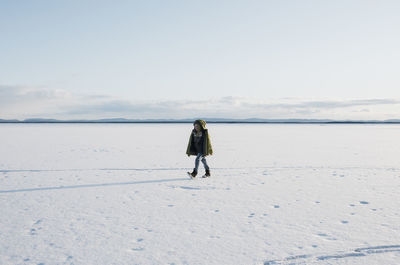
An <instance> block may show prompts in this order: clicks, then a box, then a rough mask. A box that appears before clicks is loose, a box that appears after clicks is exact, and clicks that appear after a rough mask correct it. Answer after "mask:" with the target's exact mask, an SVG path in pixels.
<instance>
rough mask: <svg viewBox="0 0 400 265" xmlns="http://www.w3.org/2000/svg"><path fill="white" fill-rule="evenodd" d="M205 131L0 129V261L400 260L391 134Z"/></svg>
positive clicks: (387, 129)
mask: <svg viewBox="0 0 400 265" xmlns="http://www.w3.org/2000/svg"><path fill="white" fill-rule="evenodd" d="M207 127H208V128H209V133H210V136H211V142H212V145H213V149H214V153H215V154H214V155H212V156H208V157H207V161H208V164H209V166H210V168H211V178H208V179H201V178H200V179H199V178H197V179H194V180H191V179H189V178H188V177H187V175H186V171H189V170H191V169H192V168H193V165H194V156H191V157H188V156H187V155H186V154H185V151H186V146H187V141H188V139H189V135H190V131H191V129H192V128H193V127H192V125H191V124H1V125H0V144H1V145H0V146H1V148H0V205H1V214H0V264H399V263H400V215H399V214H400V195H399V188H400V161H399V157H400V138H399V136H400V126H399V125H354V124H352V125H350V124H342V125H310V124H307V125H298V124H269V125H267V124H208V125H207ZM203 171H204V168H203V165H202V164H201V163H200V174H203Z"/></svg>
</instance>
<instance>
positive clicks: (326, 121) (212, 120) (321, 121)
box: [0, 118, 400, 124]
mask: <svg viewBox="0 0 400 265" xmlns="http://www.w3.org/2000/svg"><path fill="white" fill-rule="evenodd" d="M197 119H202V120H205V121H206V122H207V123H294V124H400V119H391V120H383V121H379V120H329V119H258V118H254V119H218V118H209V119H207V118H193V119H181V120H174V119H147V120H133V119H119V118H117V119H99V120H57V119H25V120H5V119H0V123H193V121H194V120H197Z"/></svg>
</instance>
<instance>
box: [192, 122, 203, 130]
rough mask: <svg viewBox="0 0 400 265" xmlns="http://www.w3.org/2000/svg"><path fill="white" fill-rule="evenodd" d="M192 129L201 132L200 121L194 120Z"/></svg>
mask: <svg viewBox="0 0 400 265" xmlns="http://www.w3.org/2000/svg"><path fill="white" fill-rule="evenodd" d="M193 126H194V129H195V130H196V132H200V131H202V130H203V126H202V124H201V121H200V120H195V121H194V123H193Z"/></svg>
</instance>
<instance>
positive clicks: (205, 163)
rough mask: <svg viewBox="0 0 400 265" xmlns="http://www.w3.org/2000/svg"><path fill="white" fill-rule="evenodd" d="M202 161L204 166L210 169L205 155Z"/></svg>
mask: <svg viewBox="0 0 400 265" xmlns="http://www.w3.org/2000/svg"><path fill="white" fill-rule="evenodd" d="M201 162H203V165H204V168H205V169H206V170H210V167H209V166H208V165H207V160H206V157H205V156H203V157H202V158H201Z"/></svg>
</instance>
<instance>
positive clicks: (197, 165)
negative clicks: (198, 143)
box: [194, 153, 202, 172]
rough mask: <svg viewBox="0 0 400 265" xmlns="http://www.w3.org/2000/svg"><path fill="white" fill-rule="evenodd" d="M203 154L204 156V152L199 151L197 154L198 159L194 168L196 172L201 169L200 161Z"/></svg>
mask: <svg viewBox="0 0 400 265" xmlns="http://www.w3.org/2000/svg"><path fill="white" fill-rule="evenodd" d="M201 156H202V153H198V154H197V156H196V159H195V160H194V169H195V171H196V172H198V169H199V163H200V159H201Z"/></svg>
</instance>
